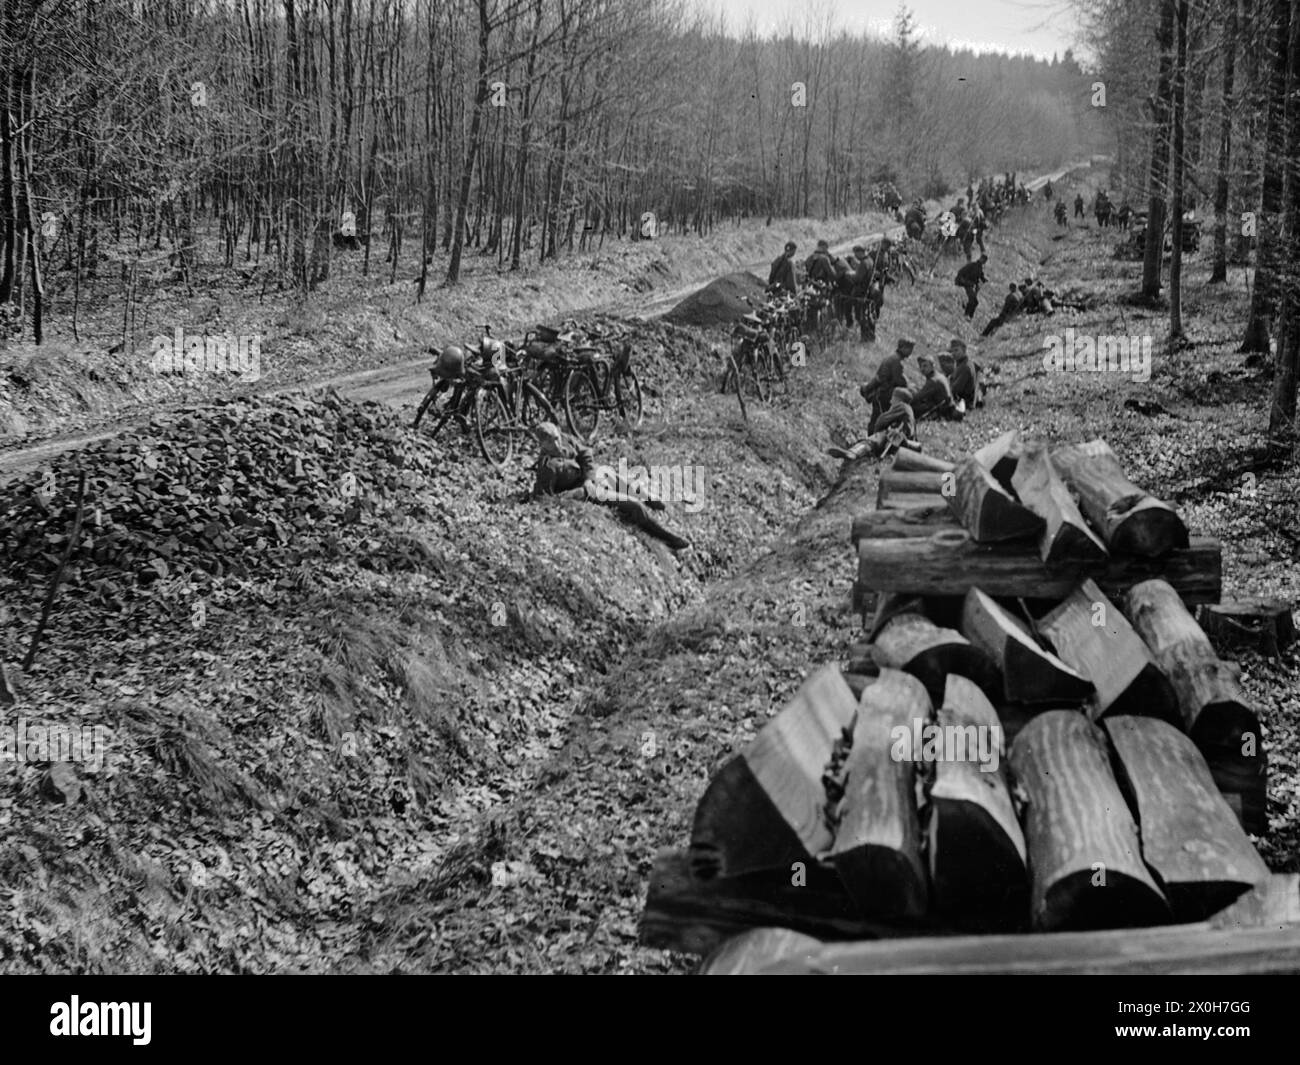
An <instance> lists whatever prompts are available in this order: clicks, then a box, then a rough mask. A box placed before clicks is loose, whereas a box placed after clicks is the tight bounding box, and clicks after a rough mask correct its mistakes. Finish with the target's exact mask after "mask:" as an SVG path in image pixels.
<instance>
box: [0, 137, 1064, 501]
mask: <svg viewBox="0 0 1300 1065" xmlns="http://www.w3.org/2000/svg"><path fill="white" fill-rule="evenodd" d="M1088 165H1089V162H1088V161H1083V162H1077V163H1073V164H1071V165H1070V166H1069V167H1067V168H1065V169H1063V170H1058V171H1056V172H1054V173H1052V174H1044V175H1040V176H1039V177H1037V178H1034V179H1033V180H1032V181H1029V182H1026V187H1027V188H1029V189H1030V190H1031V191H1032V190H1035V189H1037V188H1039V187H1041V186H1042V185H1043V184H1044V183H1045V182H1046V181H1048V180H1049V179H1050V180H1052V181H1057V180H1059V179H1060V178H1062V177H1064V176H1065V175H1066V174H1068V173H1070V172H1071V171H1072V170H1077V169H1079V168H1080V167H1085V166H1088ZM931 206H935V205H934V204H932V205H931ZM902 232H903V227H902V226H901V225H899V226H893V227H891V228H889V229H887V230H884V231H881V232H876V233H865V234H863V235H861V236H858V237H854V238H853V239H851V240H847V241H844V242H843V243H842V244H837V245H835V246H834V247H833V248H832V249H831V250H832V251H833V252H834V253H835V254H837V255H842V254H844V253H846V252H848V251H851V250H852V248H853V246H854V245H855V244H862V243H869V242H871V241H874V240H879V239H880V238H881V237H885V236H889V237H897V236H898V235H899V234H901V233H902ZM766 266H767V264H766V263H763V262H755V263H748V264H746V265H745V266H744V267H742V269H746V270H750V271H752V272H755V273H762V272H763V271H765V269H766ZM713 280H715V278H712V277H705V278H701V279H697V280H695V281H693V282H691V283H690V284H688V285H684V286H680V287H677V288H674V289H672V290H669V291H662V290H661V291H658V292H655V293H653V294H651V295H641V296H637V297H635V298H633V299H629V300H620V301H617V302H614V303H605V304H597V305H594V306H592V307H589V308H586V312H587V313H603V314H613V315H620V316H624V317H632V318H641V319H653V318H659V317H661V316H662V315H664V314H667V313H668V312H669V311H670V310H672V308H673V307H675V306H676V305H677V304H678V303H680V302H681V301H682V300H683V299H685V298H686V297H687V296H689V295H690V294H691V293H693V292H696V291H698V290H699V289H700V288H702V287H703V286H705V285H707V284H709V283H710V282H711V281H713ZM428 374H429V360H428V359H417V360H414V361H411V362H403V363H396V364H394V365H391V366H385V367H382V368H380V369H377V370H362V371H358V372H356V373H348V374H341V375H339V376H337V377H330V378H326V379H324V380H321V381H313V382H311V383H297V384H292V385H288V386H285V387H281V388H268V389H266V390H264V391H263V394H265V395H282V394H285V393H292V392H306V391H312V390H315V389H319V388H334V389H337V390H338V391H339V392H341V393H342V394H344V395H347V396H349V397H351V398H353V399H358V400H371V401H373V402H376V403H387V404H389V405H391V406H399V407H400V406H410V407H412V408H414V406H415V405H416V404H417V403H418V402H419V399H420V396H421V395H422V394H423V393H424V391H425V390H426V389H427V388H428V381H429V377H428ZM147 421H148V419H147V418H134V419H124V420H122V421H121V422H119V423H117V424H116V425H115V426H114V427H113V428H111V429H101V430H97V431H95V432H89V433H70V434H67V435H65V436H57V437H53V438H51V439H49V440H44V441H42V442H41V443H39V444H33V445H32V446H30V447H26V448H21V449H16V450H13V451H6V452H3V453H0V483H3V482H4V481H5V480H7V479H9V478H11V477H13V476H16V475H18V474H21V473H24V472H26V471H28V470H31V469H34V468H36V467H38V466H40V465H41V464H42V463H43V462H46V461H48V460H49V459H51V458H53V457H54V456H55V455H58V454H61V453H62V452H64V451H72V450H75V449H77V448H81V447H85V446H86V445H87V444H93V443H96V442H97V441H100V440H108V439H111V438H112V437H114V436H116V435H117V434H118V433H121V432H124V431H127V430H129V429H131V428H134V427H138V426H141V425H144V424H146V423H147Z"/></svg>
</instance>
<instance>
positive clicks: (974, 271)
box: [957, 255, 989, 318]
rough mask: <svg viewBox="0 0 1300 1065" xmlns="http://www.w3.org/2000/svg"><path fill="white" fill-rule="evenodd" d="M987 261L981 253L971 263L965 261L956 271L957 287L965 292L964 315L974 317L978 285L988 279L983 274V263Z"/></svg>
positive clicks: (985, 256)
mask: <svg viewBox="0 0 1300 1065" xmlns="http://www.w3.org/2000/svg"><path fill="white" fill-rule="evenodd" d="M988 261H989V257H988V256H987V255H981V256H980V257H979V258H978V259H976V260H975V261H974V262H973V263H967V264H966V265H965V266H963V267H962V268H961V269H960V270H958V271H957V287H958V288H960V289H963V290H964V291H965V293H966V317H967V318H974V317H975V308H976V307H978V306H979V302H980V301H979V291H980V285H982V284H984V282H985V281H987V280H988V278H986V277H985V276H984V264H985V263H986V262H988Z"/></svg>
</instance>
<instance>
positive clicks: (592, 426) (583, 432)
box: [564, 366, 600, 444]
mask: <svg viewBox="0 0 1300 1065" xmlns="http://www.w3.org/2000/svg"><path fill="white" fill-rule="evenodd" d="M564 417H565V420H566V421H568V423H569V431H570V432H571V433H573V434H574V435H575V436H578V437H581V439H582V442H583V443H584V444H590V443H591V442H592V441H593V440H594V439H595V438H596V430H597V429H599V428H600V392H599V390H598V389H597V388H596V381H595V379H594V376H593V374H592V371H591V369H590V367H587V366H578V367H575V368H574V369H573V370H572V371H571V372H570V374H569V377H568V380H566V381H565V382H564Z"/></svg>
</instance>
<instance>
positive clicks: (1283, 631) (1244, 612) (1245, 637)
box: [1198, 599, 1296, 658]
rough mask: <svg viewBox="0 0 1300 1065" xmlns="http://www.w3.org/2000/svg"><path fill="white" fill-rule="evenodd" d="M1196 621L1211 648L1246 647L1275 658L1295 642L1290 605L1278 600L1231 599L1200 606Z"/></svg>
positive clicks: (1223, 649)
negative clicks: (1212, 646)
mask: <svg viewBox="0 0 1300 1065" xmlns="http://www.w3.org/2000/svg"><path fill="white" fill-rule="evenodd" d="M1198 620H1199V621H1200V623H1201V628H1202V629H1204V630H1205V634H1206V635H1207V636H1208V637H1209V638H1210V641H1211V642H1212V643H1213V644H1214V646H1215V648H1216V649H1218V650H1220V651H1227V650H1231V649H1234V648H1239V647H1249V648H1250V649H1252V650H1255V651H1258V652H1259V653H1260V654H1262V655H1267V656H1268V657H1270V658H1277V657H1278V656H1279V655H1280V654H1281V653H1282V652H1283V651H1285V650H1286V649H1287V648H1288V647H1290V646H1291V645H1292V644H1293V643H1295V641H1296V629H1295V621H1294V619H1293V618H1292V616H1291V604H1290V603H1285V602H1283V601H1281V600H1280V599H1233V600H1230V601H1229V602H1226V603H1211V604H1208V605H1205V606H1202V607H1201V609H1200V611H1199V618H1198Z"/></svg>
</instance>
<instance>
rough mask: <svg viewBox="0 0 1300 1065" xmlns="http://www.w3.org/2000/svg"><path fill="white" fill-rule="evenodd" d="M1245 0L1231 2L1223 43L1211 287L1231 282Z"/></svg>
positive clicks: (1231, 0)
mask: <svg viewBox="0 0 1300 1065" xmlns="http://www.w3.org/2000/svg"><path fill="white" fill-rule="evenodd" d="M1240 7H1241V0H1229V3H1228V24H1227V27H1226V28H1225V29H1224V34H1223V36H1224V40H1223V99H1222V102H1221V104H1220V107H1221V113H1220V115H1219V168H1218V175H1217V178H1216V181H1215V186H1214V267H1213V269H1212V271H1211V273H1210V282H1211V284H1213V283H1215V282H1218V281H1227V280H1228V192H1229V180H1228V179H1229V176H1230V167H1231V165H1232V119H1233V114H1232V108H1233V96H1232V94H1233V81H1234V78H1235V75H1236V67H1237V13H1238V10H1239V9H1240Z"/></svg>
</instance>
